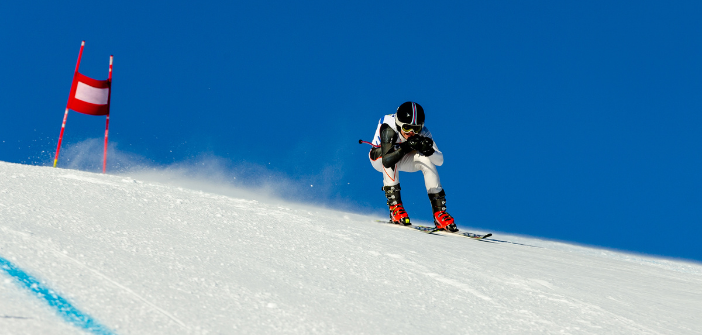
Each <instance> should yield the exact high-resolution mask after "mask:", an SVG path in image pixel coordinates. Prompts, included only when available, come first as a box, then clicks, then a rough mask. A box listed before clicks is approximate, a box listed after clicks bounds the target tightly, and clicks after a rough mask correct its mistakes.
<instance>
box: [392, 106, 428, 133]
mask: <svg viewBox="0 0 702 335" xmlns="http://www.w3.org/2000/svg"><path fill="white" fill-rule="evenodd" d="M395 124H397V127H398V129H399V128H401V127H402V125H405V124H407V125H417V126H420V127H419V129H421V126H424V108H422V106H420V105H419V104H418V103H416V102H412V101H407V102H405V103H403V104H402V105H400V107H397V113H396V114H395Z"/></svg>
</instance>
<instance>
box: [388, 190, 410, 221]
mask: <svg viewBox="0 0 702 335" xmlns="http://www.w3.org/2000/svg"><path fill="white" fill-rule="evenodd" d="M383 191H385V197H386V198H388V207H389V208H390V221H392V222H393V223H396V224H401V225H405V226H409V225H411V223H410V218H409V215H407V211H405V208H404V207H403V206H402V198H400V185H399V184H398V185H395V186H384V187H383Z"/></svg>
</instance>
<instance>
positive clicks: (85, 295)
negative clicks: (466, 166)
mask: <svg viewBox="0 0 702 335" xmlns="http://www.w3.org/2000/svg"><path fill="white" fill-rule="evenodd" d="M376 219H378V218H377V217H372V216H364V215H358V214H351V213H342V212H335V211H331V210H327V209H320V208H314V207H309V206H304V205H300V204H289V203H288V204H285V203H281V202H275V201H274V200H270V201H256V200H250V199H247V198H237V197H231V196H224V195H217V194H211V193H204V192H200V191H195V190H190V189H184V188H179V187H175V186H168V185H164V184H159V183H155V182H144V181H139V180H135V179H132V178H130V177H125V176H114V175H100V174H92V173H86V172H79V171H73V170H63V169H53V168H48V167H36V166H25V165H17V164H9V163H2V162H0V261H2V260H5V261H6V262H9V263H11V264H12V265H13V266H15V267H16V269H18V270H17V271H20V270H21V271H23V273H25V274H26V276H31V277H32V278H35V279H36V281H37V282H36V283H35V284H32V285H26V286H23V284H22V279H21V278H19V277H18V276H19V275H17V273H16V272H12V271H10V270H8V266H5V267H4V271H2V270H3V269H0V334H47V333H51V334H73V333H81V332H85V333H90V332H93V333H102V334H111V333H114V334H235V333H241V334H272V333H285V334H314V333H319V334H456V333H468V334H472V333H475V334H529V333H531V334H541V333H567V334H700V333H702V318H701V317H700V316H702V266H701V265H700V264H695V263H685V262H681V261H671V260H664V259H657V258H649V257H643V256H638V255H628V254H623V253H617V252H613V251H607V250H598V249H592V248H586V247H580V246H574V245H568V244H564V243H558V242H552V241H543V240H538V239H532V238H525V237H517V236H506V235H503V234H496V235H495V236H494V238H493V239H491V240H489V241H475V240H470V239H466V238H461V237H457V236H441V235H428V234H424V233H420V232H417V231H413V230H410V229H405V228H401V227H397V226H392V225H385V224H381V223H377V222H374V220H376ZM464 228H465V227H464ZM623 238H625V237H623ZM0 263H2V262H0ZM0 268H2V266H0ZM13 273H14V274H13ZM37 283H39V284H37ZM42 285H43V287H46V289H47V290H52V291H53V292H54V293H51V294H49V296H52V295H55V296H57V297H62V298H64V299H65V300H66V301H67V302H68V303H70V304H71V306H72V307H73V308H75V309H76V310H77V311H80V313H83V314H82V315H83V317H84V318H88V317H89V318H91V320H94V321H95V322H97V323H100V324H101V325H103V326H104V327H105V328H103V329H102V330H100V329H96V328H90V327H88V326H85V325H81V324H80V322H75V321H71V320H70V318H67V317H66V315H65V309H64V310H62V309H61V308H57V307H55V306H52V305H51V303H50V302H49V300H47V299H48V298H47V297H46V296H42V295H40V294H37V293H35V291H36V290H35V291H33V290H32V287H34V288H35V289H36V287H37V286H39V287H42Z"/></svg>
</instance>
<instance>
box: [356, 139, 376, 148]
mask: <svg viewBox="0 0 702 335" xmlns="http://www.w3.org/2000/svg"><path fill="white" fill-rule="evenodd" d="M363 143H365V144H370V145H371V146H372V147H373V148H380V146H379V145H375V144H373V143H371V142H368V141H364V140H358V144H363Z"/></svg>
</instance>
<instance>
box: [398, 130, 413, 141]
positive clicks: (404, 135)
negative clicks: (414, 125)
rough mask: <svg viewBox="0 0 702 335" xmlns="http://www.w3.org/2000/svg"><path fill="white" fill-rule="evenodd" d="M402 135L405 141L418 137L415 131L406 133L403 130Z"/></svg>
mask: <svg viewBox="0 0 702 335" xmlns="http://www.w3.org/2000/svg"><path fill="white" fill-rule="evenodd" d="M400 134H402V137H404V138H405V139H408V138H410V137H412V136H414V135H416V134H415V133H414V132H413V131H409V132H405V131H404V130H401V131H400Z"/></svg>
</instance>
